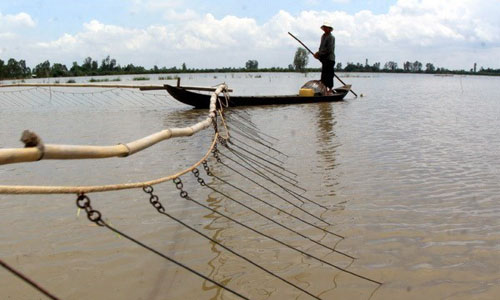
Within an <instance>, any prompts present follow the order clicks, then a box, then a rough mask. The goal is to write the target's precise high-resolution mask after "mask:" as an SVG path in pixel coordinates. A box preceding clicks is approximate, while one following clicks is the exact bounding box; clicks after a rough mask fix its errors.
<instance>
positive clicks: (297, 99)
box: [165, 84, 351, 108]
mask: <svg viewBox="0 0 500 300" xmlns="http://www.w3.org/2000/svg"><path fill="white" fill-rule="evenodd" d="M165 88H166V89H167V91H168V93H169V94H170V95H172V97H174V98H175V99H177V100H178V101H180V102H182V103H184V104H187V105H191V106H194V107H195V108H208V105H209V103H210V95H209V94H201V93H196V92H191V91H188V90H187V89H186V88H183V87H182V86H171V85H168V84H166V85H165ZM333 90H334V93H333V94H332V95H328V96H311V97H307V96H299V95H282V96H230V97H229V101H228V104H229V106H230V107H234V106H255V105H271V104H278V105H282V104H299V103H316V102H334V101H342V100H343V99H344V97H345V96H346V95H347V93H349V91H350V90H351V85H350V84H348V85H344V86H342V87H338V88H335V89H333ZM219 98H221V100H222V101H223V103H225V99H223V96H219Z"/></svg>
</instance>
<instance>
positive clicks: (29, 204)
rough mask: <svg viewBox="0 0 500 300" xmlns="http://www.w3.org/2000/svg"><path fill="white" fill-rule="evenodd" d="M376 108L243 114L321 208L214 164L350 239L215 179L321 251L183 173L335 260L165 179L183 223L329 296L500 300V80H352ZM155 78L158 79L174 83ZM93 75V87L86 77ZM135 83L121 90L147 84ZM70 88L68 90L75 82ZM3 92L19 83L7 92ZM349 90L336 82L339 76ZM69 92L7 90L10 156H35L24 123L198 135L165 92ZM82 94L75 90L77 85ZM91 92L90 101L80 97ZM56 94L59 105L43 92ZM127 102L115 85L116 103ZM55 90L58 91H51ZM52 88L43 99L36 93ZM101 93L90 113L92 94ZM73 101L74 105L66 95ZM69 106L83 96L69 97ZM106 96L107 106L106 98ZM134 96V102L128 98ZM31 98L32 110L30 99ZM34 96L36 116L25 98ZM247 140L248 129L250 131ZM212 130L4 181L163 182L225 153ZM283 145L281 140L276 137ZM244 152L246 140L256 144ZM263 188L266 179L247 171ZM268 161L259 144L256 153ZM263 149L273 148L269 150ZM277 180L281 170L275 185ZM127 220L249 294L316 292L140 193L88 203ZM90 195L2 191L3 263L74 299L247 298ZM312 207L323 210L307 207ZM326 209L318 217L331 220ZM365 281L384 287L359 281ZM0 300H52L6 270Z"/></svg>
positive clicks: (282, 90)
mask: <svg viewBox="0 0 500 300" xmlns="http://www.w3.org/2000/svg"><path fill="white" fill-rule="evenodd" d="M339 75H340V76H341V79H342V80H343V81H345V82H346V83H351V84H353V89H354V91H355V92H357V94H358V95H361V94H362V95H363V97H358V98H354V97H353V96H352V94H351V95H349V96H348V97H347V98H346V100H345V101H343V102H338V103H318V104H307V105H292V106H269V107H249V108H238V109H236V110H233V111H232V110H231V109H228V110H227V111H226V113H227V115H228V117H229V125H230V126H233V128H234V129H235V131H236V130H242V127H239V129H238V127H237V126H236V125H237V123H231V119H233V121H238V120H239V121H243V120H244V121H251V122H252V123H253V124H254V125H255V126H256V127H258V129H259V130H260V131H262V135H261V137H262V138H263V139H266V140H269V141H270V142H272V144H273V145H272V146H273V147H274V148H275V149H277V150H278V151H280V152H281V153H278V152H273V151H272V150H268V149H266V148H265V147H262V146H261V145H259V144H257V142H256V141H253V140H250V139H247V138H246V137H244V136H243V135H241V134H239V133H236V132H235V133H234V137H235V138H237V139H238V140H235V141H234V143H235V144H236V145H240V146H242V147H243V148H245V149H247V150H248V149H250V147H249V146H252V147H256V148H258V149H260V150H262V151H263V152H265V153H266V154H268V155H270V156H272V157H274V158H275V159H278V160H280V161H282V162H283V167H284V168H285V169H286V171H282V172H283V173H287V172H288V173H287V174H289V175H290V174H291V173H289V172H293V173H295V175H292V176H291V177H292V178H293V179H294V180H296V181H297V183H296V184H292V185H295V186H300V187H303V188H305V189H306V190H307V191H306V192H303V191H302V192H301V194H302V193H303V195H304V196H306V197H307V198H308V199H310V200H312V201H314V202H317V203H318V204H320V205H321V206H325V207H327V208H328V209H324V208H321V207H320V206H318V205H315V204H313V203H310V202H306V203H305V204H303V205H300V202H298V201H297V199H296V198H294V197H291V195H290V194H287V193H286V192H284V191H283V190H280V189H279V188H277V187H276V186H273V187H272V191H273V192H276V193H278V195H279V196H281V197H283V198H286V199H287V200H291V201H292V202H294V203H296V204H299V205H298V206H299V207H298V208H297V207H295V206H291V205H289V204H288V203H287V202H284V201H282V199H281V198H279V197H277V196H276V195H274V194H272V193H271V192H269V191H268V190H266V189H263V188H262V187H261V186H260V185H256V184H255V183H253V182H251V181H250V180H248V179H246V178H244V177H242V176H241V175H239V174H238V173H236V172H234V171H233V170H232V169H230V168H228V167H226V166H225V165H223V164H220V163H217V162H216V161H215V160H214V159H212V158H211V159H210V160H209V165H210V167H211V168H212V171H213V173H214V174H215V175H216V176H217V177H219V178H221V179H223V180H225V181H227V182H230V183H232V184H234V185H236V186H238V187H241V188H242V189H243V190H244V191H247V192H249V193H250V194H251V195H254V196H256V197H258V198H259V199H263V200H265V201H268V202H269V203H272V204H273V205H275V206H277V207H279V208H280V209H282V210H284V211H286V212H290V213H292V214H294V215H296V216H298V217H299V218H300V219H303V220H306V221H308V222H310V223H312V224H315V225H317V226H320V227H321V228H323V229H326V230H328V231H330V232H333V233H336V234H338V235H341V236H343V237H345V238H344V239H340V238H339V237H337V236H334V235H333V234H328V233H325V231H322V230H319V229H318V228H316V227H312V226H310V225H307V224H306V223H303V222H301V221H299V220H297V219H294V218H291V217H290V216H289V215H287V214H284V213H282V212H278V211H277V210H275V209H273V208H271V207H269V206H268V205H265V204H263V203H262V202H260V201H257V200H256V199H255V198H252V197H251V196H249V195H248V194H245V193H244V192H242V191H239V190H237V189H235V188H233V187H232V186H230V185H228V184H226V183H224V182H222V181H221V180H218V179H216V178H210V177H208V176H205V173H204V171H203V170H202V169H203V168H200V170H201V171H202V172H201V173H202V176H203V177H204V179H205V181H207V183H208V184H209V185H210V186H212V187H213V188H215V189H217V190H218V191H221V192H223V193H224V194H226V195H228V196H230V197H231V198H232V199H236V200H238V201H241V202H243V203H245V204H246V205H248V206H250V207H251V208H253V209H255V210H256V211H259V212H261V213H262V214H264V215H265V216H267V217H268V218H271V219H273V220H276V221H277V222H279V223H281V224H286V226H287V227H289V228H291V229H293V230H296V231H298V232H300V233H301V234H303V235H304V236H306V237H308V238H310V239H311V240H314V241H319V242H320V243H321V244H323V245H327V246H329V247H335V249H336V250H338V251H339V252H342V253H345V254H348V255H350V256H352V257H355V259H351V258H349V257H347V256H345V255H342V253H338V252H333V251H331V250H328V249H326V248H325V247H322V246H320V245H318V244H317V243H314V242H312V241H311V240H309V239H306V238H304V237H301V236H299V235H297V234H294V233H292V232H291V231H289V230H286V229H285V228H283V227H279V226H277V225H276V224H275V223H272V222H271V221H269V220H268V219H266V218H264V217H262V216H259V215H257V214H255V213H254V212H252V211H250V210H248V209H246V208H244V207H242V206H241V205H239V204H237V203H236V202H234V201H233V200H231V199H230V198H228V197H225V196H223V195H222V194H221V193H217V192H214V191H213V190H211V189H208V188H206V187H201V186H200V185H199V184H198V183H197V182H196V179H195V178H194V177H193V176H192V175H191V174H186V175H185V176H183V177H182V180H183V183H184V189H185V190H186V191H187V192H188V193H189V195H190V197H191V198H193V199H195V200H197V201H199V202H201V203H203V204H204V205H206V206H208V207H210V208H212V209H214V210H217V211H219V212H222V213H224V214H227V215H229V216H231V217H232V218H234V219H237V220H239V221H240V222H242V223H244V224H247V225H248V226H250V227H252V228H254V229H256V230H258V231H261V232H264V233H265V234H267V235H269V236H272V237H275V238H276V239H279V240H281V241H283V242H285V243H286V244H287V245H291V246H293V247H294V248H296V249H299V250H300V251H304V252H306V253H308V254H311V255H313V256H314V257H317V258H319V259H321V260H324V261H326V262H328V263H329V264H331V265H334V266H337V267H338V268H336V267H332V266H331V265H328V264H325V263H322V262H321V261H319V260H316V259H313V258H311V257H308V256H305V255H302V254H301V253H299V252H297V251H296V250H292V249H290V248H288V247H286V246H284V245H283V244H280V243H277V242H276V241H274V240H271V239H268V238H266V237H263V236H261V235H259V234H257V233H255V232H253V231H251V230H248V229H246V228H244V227H242V226H240V225H238V224H236V223H234V222H232V221H230V220H228V219H226V218H224V217H222V216H221V215H218V214H216V213H214V212H212V211H209V210H207V209H205V208H202V207H200V206H198V205H196V204H195V203H193V202H190V201H186V200H184V199H182V198H181V197H179V191H178V190H177V189H176V187H175V185H174V184H173V183H172V182H167V183H163V184H160V185H157V186H155V187H154V188H155V194H156V195H158V197H159V199H160V201H161V203H162V204H163V206H164V207H165V209H166V212H168V213H169V214H170V215H172V216H175V218H178V219H180V220H182V221H183V222H185V223H187V224H189V225H190V226H193V227H194V228H196V229H198V230H200V231H201V232H203V233H204V234H206V235H208V236H210V237H211V238H213V239H215V240H217V241H219V242H221V243H222V244H224V245H226V246H228V247H230V248H231V249H233V250H235V251H237V252H238V253H240V254H241V255H244V256H245V257H247V258H248V259H250V260H252V261H253V262H255V263H258V264H259V265H261V266H263V267H264V268H266V269H268V270H270V271H272V272H273V273H275V274H277V275H279V276H280V277H282V278H285V279H286V280H288V281H289V282H291V283H293V284H295V285H297V286H299V287H300V288H302V289H305V290H307V291H309V292H311V293H312V294H314V295H315V296H317V297H319V298H321V299H425V298H428V299H495V298H496V297H498V296H497V295H499V294H500V264H499V263H498V261H500V204H499V200H500V185H499V182H500V171H499V170H500V152H499V151H498V149H500V92H499V91H498V89H496V87H497V86H498V85H499V84H500V78H499V77H486V76H483V77H481V76H448V77H438V76H432V75H405V74H398V75H388V74H339ZM150 77H151V80H150V81H147V82H146V83H144V84H165V83H172V84H174V83H175V82H174V81H165V80H157V76H156V75H150ZM181 77H182V81H181V83H182V84H185V85H199V86H213V85H216V84H218V83H221V82H226V83H227V84H228V86H229V87H230V88H232V89H234V90H235V92H234V94H237V95H255V94H259V95H266V94H293V93H297V92H298V89H299V88H300V86H301V85H302V84H303V83H305V82H306V81H308V80H312V79H317V78H319V74H307V75H306V76H304V74H275V73H269V74H267V73H263V74H256V73H251V74H241V73H235V74H191V75H182V76H181ZM88 79H89V78H79V79H76V80H77V81H82V82H83V81H86V80H88ZM131 79H132V76H124V77H123V78H122V80H121V82H120V84H133V83H137V82H133V81H132V80H131ZM61 82H64V80H62V81H61ZM4 83H5V82H4ZM335 85H338V81H335ZM58 89H59V88H54V89H52V90H51V91H50V93H51V94H50V96H47V94H46V91H41V90H36V89H35V90H32V91H23V92H16V93H14V94H9V95H7V96H5V95H4V94H2V91H1V90H0V105H1V106H2V107H1V110H0V119H1V122H0V148H16V147H22V144H21V143H20V142H19V138H20V136H21V133H22V131H23V130H25V129H29V130H32V131H34V132H36V133H37V134H39V135H40V137H42V139H43V140H44V142H45V143H50V144H78V145H116V144H118V143H126V142H130V141H133V140H135V139H138V138H141V137H143V136H146V135H149V134H152V133H154V132H157V131H160V130H162V129H165V128H171V127H184V126H190V125H192V124H194V123H196V122H198V121H200V120H203V119H204V118H205V117H206V115H207V111H204V110H192V109H191V108H190V107H188V106H185V105H183V104H180V103H178V102H176V101H175V100H174V99H172V98H171V97H169V96H167V95H165V94H164V93H163V94H162V91H159V92H158V91H157V92H155V93H157V94H156V95H154V96H148V97H146V99H147V102H144V103H143V102H141V101H140V99H141V97H142V98H144V97H143V96H142V95H137V97H135V98H134V97H132V96H130V95H127V97H126V99H125V98H124V95H123V94H120V93H121V92H120V93H117V94H113V95H108V96H106V97H107V98H108V100H109V101H108V100H105V99H106V98H104V97H102V98H95V97H96V96H95V95H92V94H91V92H93V90H87V91H86V92H88V93H89V94H88V95H87V96H88V97H87V96H85V95H83V96H82V95H69V94H67V95H66V94H64V95H62V94H61V95H60V97H59V98H58V97H56V96H57V92H58ZM72 92H75V93H76V92H77V91H72ZM78 92H82V90H79V91H78ZM40 93H42V94H43V93H45V94H43V95H45V96H39V95H40ZM113 93H114V92H113ZM53 94H55V95H56V96H54V97H53V98H51V97H52V95H53ZM37 95H38V96H37ZM87 98H88V99H89V100H88V101H89V102H86V100H82V99H87ZM64 99H66V100H64ZM68 99H71V100H68ZM92 99H97V100H92ZM127 99H128V100H127ZM16 101H21V102H16ZM16 103H23V105H16ZM243 131H245V130H243ZM212 135H213V130H210V129H209V130H205V131H204V132H202V133H200V134H197V135H195V136H192V137H189V138H179V139H172V140H168V141H165V142H163V143H161V144H159V145H156V146H154V147H152V148H150V149H148V150H146V151H143V152H140V153H138V154H135V155H133V156H130V157H127V158H111V159H106V160H78V161H76V160H70V161H52V160H42V161H40V162H36V163H22V164H10V165H2V166H0V185H99V184H114V183H126V182H136V181H144V180H150V179H154V178H158V177H162V176H166V175H170V174H174V173H176V172H177V171H179V170H181V169H184V168H186V167H189V166H191V165H192V164H194V163H195V162H197V161H198V160H199V159H200V158H201V157H202V156H203V155H205V153H206V152H207V150H208V149H209V147H210V143H211V141H212ZM272 137H274V138H272ZM242 142H244V143H247V144H248V145H245V144H242ZM224 151H225V150H223V149H221V152H222V153H223V154H225V155H227V157H221V159H222V161H223V162H224V164H226V165H229V166H231V167H233V168H235V169H237V170H239V171H241V172H242V173H244V174H246V175H247V176H249V177H251V178H252V179H253V180H255V181H257V182H258V183H259V184H261V185H264V186H272V184H271V185H270V184H269V183H270V182H269V180H263V179H262V178H259V177H258V176H256V175H254V174H252V173H250V172H248V171H245V170H244V169H242V168H241V166H239V165H237V164H235V163H233V162H232V161H231V160H229V158H234V156H232V153H229V152H227V151H226V152H224ZM252 151H254V152H255V150H252ZM262 155H263V154H262ZM273 178H274V177H273ZM89 197H90V198H91V201H92V205H93V207H94V208H95V209H98V210H99V211H100V212H101V213H102V214H103V217H104V219H105V220H106V221H107V222H108V223H109V224H112V226H114V227H116V228H118V229H120V230H121V231H123V232H125V233H127V234H129V235H130V236H133V237H134V238H136V239H137V240H139V241H141V242H143V243H145V244H147V245H149V246H151V247H153V248H154V249H156V250H158V251H160V252H162V253H164V254H165V255H167V256H169V257H172V258H174V259H175V260H178V261H180V262H182V263H184V264H185V265H187V266H189V267H191V268H193V269H195V270H197V271H198V272H200V273H202V274H204V275H206V276H208V277H210V278H212V279H214V280H216V281H217V282H221V283H223V284H225V285H227V286H228V287H230V288H231V289H233V290H235V291H237V292H239V293H241V294H243V295H244V296H246V297H248V298H250V299H310V298H311V297H310V296H308V295H307V294H305V293H303V292H301V291H300V290H298V289H296V288H293V287H292V286H290V285H289V284H287V283H285V282H284V281H281V280H279V279H278V278H277V277H275V276H272V275H271V274H269V273H266V272H264V271H262V270H261V269H259V268H257V267H255V266H254V265H252V264H250V263H248V262H247V261H245V260H243V259H241V258H239V257H237V256H235V255H233V254H231V253H230V252H228V251H226V250H224V249H222V248H221V247H220V246H217V245H215V244H214V243H213V242H211V241H208V240H206V239H204V238H203V237H201V236H199V235H198V234H196V233H194V232H193V231H190V230H189V229H187V228H186V227H184V226H182V225H180V224H179V223H177V222H175V221H174V220H172V219H170V218H167V217H166V216H165V215H161V214H159V213H158V212H157V211H156V210H155V209H154V208H153V207H152V206H151V205H150V204H149V195H147V194H145V193H144V192H143V191H142V190H141V189H133V190H124V191H116V192H106V193H95V194H89ZM75 200H76V195H0V226H1V229H0V258H1V259H2V260H4V261H5V262H7V263H9V264H10V265H11V266H13V267H15V268H16V269H18V270H20V271H22V272H23V273H24V274H26V275H27V276H28V277H30V278H31V279H33V280H34V281H35V282H37V283H39V284H40V285H41V286H43V287H45V288H46V289H47V290H49V291H51V292H52V293H54V294H55V295H57V296H58V297H60V298H61V299H89V298H92V299H237V297H236V296H234V295H232V294H230V293H228V292H227V291H223V290H221V289H220V288H218V287H216V286H214V285H213V284H211V283H210V282H208V281H205V280H203V279H201V278H200V277H198V276H196V275H194V274H192V273H189V272H187V271H186V270H184V269H182V268H180V267H178V266H176V265H175V264H173V263H171V262H169V261H167V260H165V259H163V258H161V257H159V256H157V255H155V254H153V253H151V252H150V251H147V250H145V249H144V248H141V247H139V246H138V245H136V244H134V243H132V242H130V241H128V240H126V239H125V238H124V237H121V236H119V235H117V234H116V233H113V232H111V231H109V230H107V229H105V228H102V227H98V226H96V225H94V224H92V223H91V222H89V221H88V220H87V218H86V216H85V214H84V213H83V212H79V211H78V210H77V207H76V205H75ZM308 213H310V214H308ZM311 215H314V216H320V218H322V219H324V220H325V221H327V222H328V223H330V224H331V225H329V226H328V225H325V224H324V223H322V222H321V221H319V220H318V219H315V218H314V217H312V216H311ZM339 268H341V269H347V270H349V271H350V272H353V273H356V274H360V275H362V276H364V277H366V278H369V279H372V280H374V281H379V282H382V283H383V284H382V285H381V286H379V285H378V284H376V283H374V282H371V281H368V280H365V279H363V278H360V277H356V276H353V275H352V274H349V273H346V272H343V271H342V270H339ZM0 283H1V285H0V298H1V299H43V296H42V295H41V294H39V293H38V292H37V291H36V290H34V289H33V288H32V287H30V286H28V285H26V284H25V283H23V282H22V281H20V280H19V279H18V278H17V277H14V276H12V275H11V274H10V273H9V272H7V271H6V270H4V269H0Z"/></svg>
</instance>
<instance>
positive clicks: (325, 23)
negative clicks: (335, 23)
mask: <svg viewBox="0 0 500 300" xmlns="http://www.w3.org/2000/svg"><path fill="white" fill-rule="evenodd" d="M323 27H329V28H331V29H332V30H333V27H332V25H330V22H327V21H325V22H323V25H321V28H323Z"/></svg>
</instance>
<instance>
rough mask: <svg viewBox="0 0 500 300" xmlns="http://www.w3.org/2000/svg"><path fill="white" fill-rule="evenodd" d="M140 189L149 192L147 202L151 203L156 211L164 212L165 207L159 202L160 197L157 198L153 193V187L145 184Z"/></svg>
mask: <svg viewBox="0 0 500 300" xmlns="http://www.w3.org/2000/svg"><path fill="white" fill-rule="evenodd" d="M142 190H143V191H144V192H145V193H146V194H149V203H151V205H153V207H154V208H156V210H157V211H159V212H165V208H164V207H163V205H162V204H161V203H160V201H159V200H160V198H158V196H156V195H155V194H153V191H154V189H153V187H152V186H150V185H146V186H144V187H143V188H142Z"/></svg>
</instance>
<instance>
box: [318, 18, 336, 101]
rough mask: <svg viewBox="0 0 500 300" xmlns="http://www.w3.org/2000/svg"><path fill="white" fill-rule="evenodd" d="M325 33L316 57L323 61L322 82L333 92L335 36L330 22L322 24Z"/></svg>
mask: <svg viewBox="0 0 500 300" xmlns="http://www.w3.org/2000/svg"><path fill="white" fill-rule="evenodd" d="M321 29H322V30H323V32H324V33H323V35H322V36H321V43H320V45H319V50H318V52H316V53H314V57H315V58H317V59H319V61H320V62H321V65H322V67H321V82H322V83H323V84H324V85H325V86H326V87H327V88H328V92H331V89H332V88H333V76H334V75H335V73H334V66H335V37H334V36H333V34H332V31H333V27H332V25H330V23H328V22H324V23H323V25H322V26H321Z"/></svg>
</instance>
